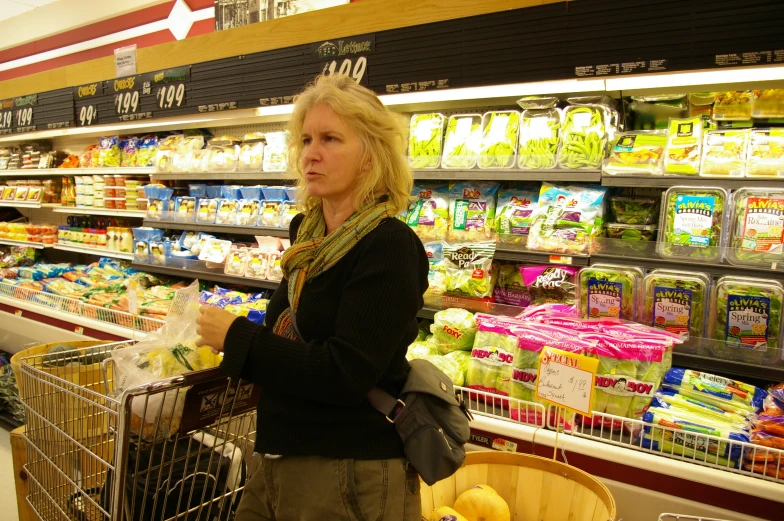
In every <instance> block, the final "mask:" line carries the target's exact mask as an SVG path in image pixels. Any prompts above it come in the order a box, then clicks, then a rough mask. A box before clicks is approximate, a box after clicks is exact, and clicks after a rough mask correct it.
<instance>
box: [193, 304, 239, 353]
mask: <svg viewBox="0 0 784 521" xmlns="http://www.w3.org/2000/svg"><path fill="white" fill-rule="evenodd" d="M235 320H237V317H236V316H235V315H232V314H231V313H229V312H228V311H226V310H223V309H220V308H216V307H215V306H207V305H202V306H201V307H200V308H199V318H198V319H196V325H197V327H196V334H197V335H199V338H198V339H197V340H196V345H197V346H205V345H206V346H210V348H212V352H213V353H215V354H218V353H220V352H221V351H223V347H224V345H223V344H224V342H226V335H227V334H228V333H229V328H230V327H231V325H232V324H233V323H234V321H235Z"/></svg>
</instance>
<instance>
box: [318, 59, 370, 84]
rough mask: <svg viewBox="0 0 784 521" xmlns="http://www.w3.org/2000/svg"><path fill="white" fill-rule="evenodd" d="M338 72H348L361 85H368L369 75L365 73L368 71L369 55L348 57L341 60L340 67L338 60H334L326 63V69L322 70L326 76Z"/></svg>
mask: <svg viewBox="0 0 784 521" xmlns="http://www.w3.org/2000/svg"><path fill="white" fill-rule="evenodd" d="M336 72H337V73H338V74H348V75H349V76H351V77H352V78H354V81H356V82H357V83H359V84H360V85H367V77H366V76H365V73H366V72H367V56H360V57H358V58H353V59H352V58H346V59H344V60H342V61H341V62H340V66H339V67H338V61H337V60H332V61H331V62H329V63H327V64H326V65H324V70H323V71H321V73H322V74H324V75H325V76H330V75H332V74H335V73H336Z"/></svg>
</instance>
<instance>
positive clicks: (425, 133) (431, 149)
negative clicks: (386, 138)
mask: <svg viewBox="0 0 784 521" xmlns="http://www.w3.org/2000/svg"><path fill="white" fill-rule="evenodd" d="M445 121H446V118H444V115H443V114H438V113H436V112H431V113H427V114H414V115H413V116H411V122H410V123H409V127H408V164H410V165H411V168H417V169H422V168H438V167H439V166H441V152H442V150H443V143H444V122H445Z"/></svg>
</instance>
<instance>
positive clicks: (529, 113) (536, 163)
mask: <svg viewBox="0 0 784 521" xmlns="http://www.w3.org/2000/svg"><path fill="white" fill-rule="evenodd" d="M517 104H518V105H519V106H520V108H522V109H523V114H522V120H521V122H520V149H519V150H518V154H517V164H518V166H519V167H520V168H522V169H525V170H529V169H537V170H539V169H550V168H555V167H556V164H557V159H558V144H559V142H560V136H561V120H562V116H561V111H560V110H559V109H558V108H557V107H556V105H557V104H558V98H554V97H528V98H522V99H519V100H517Z"/></svg>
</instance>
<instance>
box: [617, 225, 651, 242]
mask: <svg viewBox="0 0 784 521" xmlns="http://www.w3.org/2000/svg"><path fill="white" fill-rule="evenodd" d="M656 229H657V227H656V225H655V224H620V223H607V238H608V239H616V240H622V241H646V242H648V241H654V240H656Z"/></svg>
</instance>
